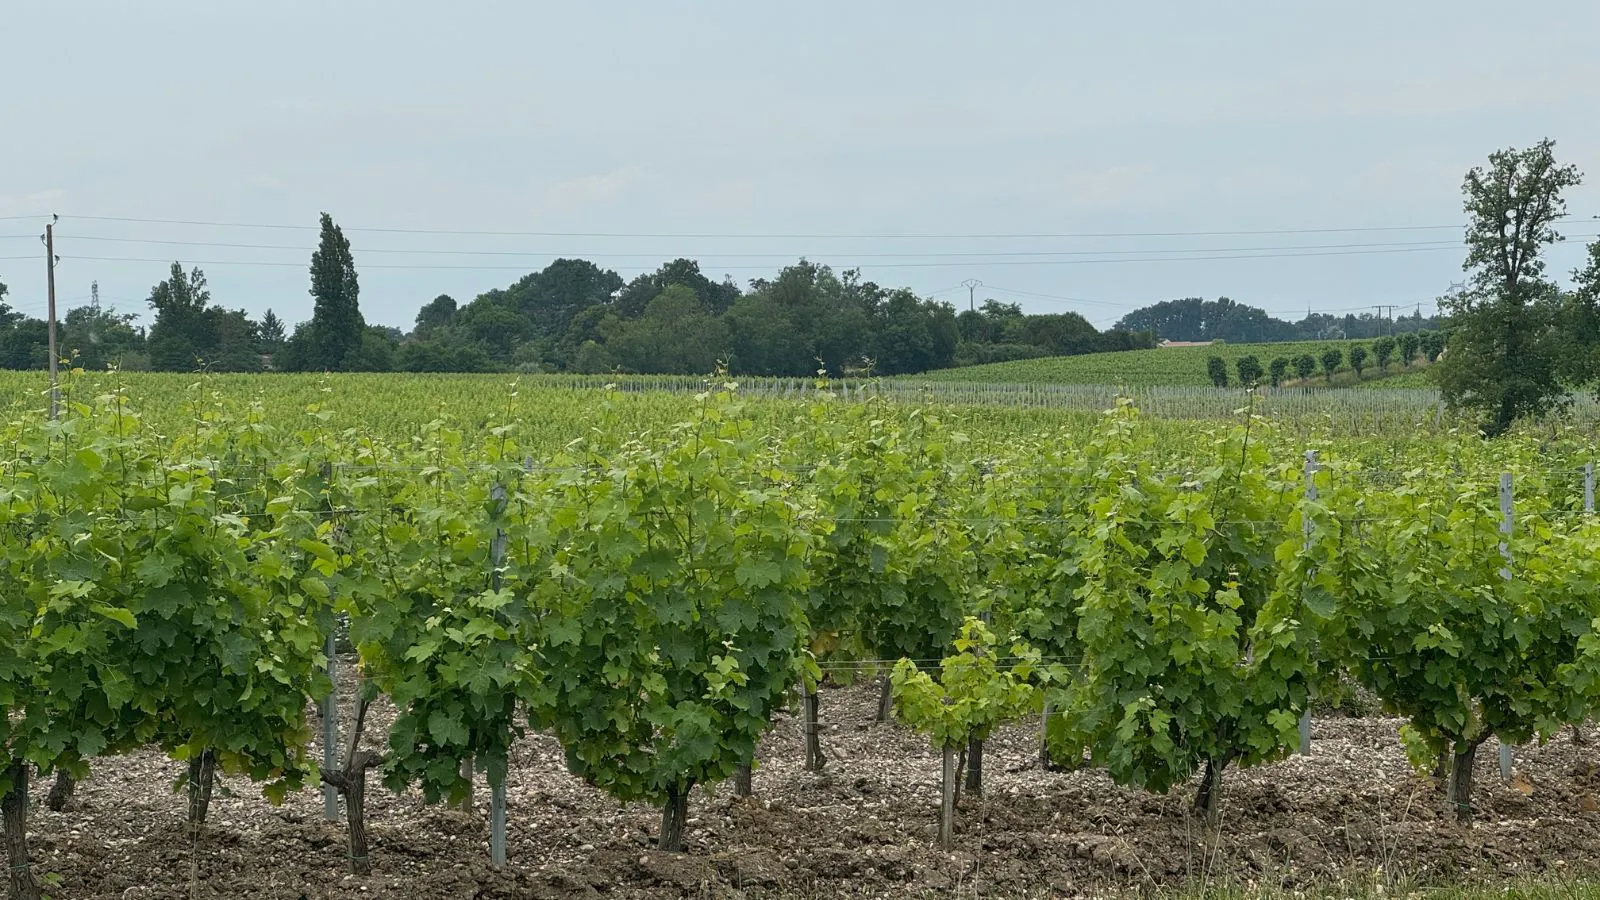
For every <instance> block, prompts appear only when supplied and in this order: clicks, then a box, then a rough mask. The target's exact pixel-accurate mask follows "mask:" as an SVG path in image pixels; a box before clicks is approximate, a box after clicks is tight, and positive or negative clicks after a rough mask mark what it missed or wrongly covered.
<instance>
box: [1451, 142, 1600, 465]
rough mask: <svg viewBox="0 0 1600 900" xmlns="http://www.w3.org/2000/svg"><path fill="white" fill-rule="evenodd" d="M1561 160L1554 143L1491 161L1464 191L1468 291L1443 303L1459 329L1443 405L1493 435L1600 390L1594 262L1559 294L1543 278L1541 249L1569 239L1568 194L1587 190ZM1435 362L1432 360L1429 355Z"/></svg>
mask: <svg viewBox="0 0 1600 900" xmlns="http://www.w3.org/2000/svg"><path fill="white" fill-rule="evenodd" d="M1582 180H1583V176H1582V175H1581V174H1580V173H1579V172H1578V170H1577V168H1576V167H1575V166H1571V165H1560V164H1558V163H1557V162H1556V159H1555V142H1554V141H1551V140H1548V139H1546V140H1543V141H1540V142H1539V143H1537V144H1535V145H1534V146H1532V147H1529V148H1527V149H1524V150H1517V149H1515V148H1511V149H1506V150H1499V151H1496V152H1495V153H1492V154H1490V156H1489V164H1488V166H1487V167H1482V166H1479V167H1474V168H1473V169H1472V170H1470V171H1468V172H1467V175H1466V178H1465V179H1464V181H1463V183H1462V187H1461V192H1462V197H1463V206H1464V207H1465V211H1466V214H1467V233H1466V245H1467V258H1466V261H1465V262H1464V263H1463V266H1462V267H1463V268H1464V269H1465V270H1466V271H1467V272H1468V284H1467V287H1466V289H1465V290H1463V291H1460V292H1459V293H1456V294H1454V295H1451V296H1450V297H1447V298H1446V304H1445V307H1446V308H1447V309H1448V311H1449V313H1450V316H1451V320H1452V323H1453V324H1452V329H1451V333H1450V337H1449V353H1447V354H1446V355H1445V358H1444V360H1443V363H1442V365H1441V366H1440V370H1439V384H1440V387H1441V388H1442V389H1443V391H1444V396H1445V398H1446V400H1447V401H1448V402H1449V403H1450V404H1451V405H1452V406H1453V407H1457V408H1460V409H1467V410H1471V411H1473V413H1474V414H1476V415H1477V416H1478V417H1479V418H1480V421H1481V428H1482V430H1483V433H1484V434H1486V435H1490V436H1493V435H1499V434H1504V433H1505V432H1506V430H1507V429H1509V428H1510V427H1511V424H1512V423H1513V422H1515V421H1516V420H1517V419H1520V418H1523V417H1527V416H1535V415H1539V414H1541V413H1544V412H1546V411H1548V410H1550V409H1552V408H1555V407H1558V406H1560V405H1562V404H1563V403H1565V402H1566V401H1567V400H1568V399H1569V398H1570V396H1571V393H1572V391H1573V390H1575V389H1580V388H1584V387H1589V386H1593V385H1594V384H1595V383H1596V381H1597V380H1600V369H1596V368H1595V366H1594V360H1595V359H1596V358H1597V357H1600V349H1597V348H1600V331H1597V330H1596V328H1595V321H1596V318H1595V313H1594V309H1595V294H1594V278H1595V268H1594V265H1593V260H1594V259H1600V242H1596V243H1595V244H1594V245H1592V246H1591V248H1590V251H1589V254H1590V258H1591V265H1590V266H1589V267H1588V268H1587V269H1585V270H1580V271H1579V272H1577V273H1575V274H1576V282H1577V284H1576V290H1574V291H1572V292H1570V293H1568V292H1564V291H1562V290H1561V289H1560V288H1559V286H1558V285H1557V284H1556V283H1555V281H1553V280H1552V279H1551V278H1550V277H1548V276H1547V275H1546V274H1545V262H1544V259H1543V252H1544V249H1545V248H1546V247H1548V246H1550V245H1551V244H1554V243H1556V242H1557V241H1560V240H1561V239H1562V237H1561V234H1560V233H1559V232H1558V231H1557V230H1556V227H1557V226H1558V225H1559V224H1560V222H1561V219H1562V218H1563V217H1564V216H1565V215H1566V208H1567V207H1566V201H1565V200H1564V199H1563V198H1562V192H1563V191H1564V190H1566V189H1567V188H1570V187H1573V186H1576V185H1578V184H1580V183H1582ZM1429 354H1430V358H1432V356H1433V353H1432V351H1431V348H1430V349H1429Z"/></svg>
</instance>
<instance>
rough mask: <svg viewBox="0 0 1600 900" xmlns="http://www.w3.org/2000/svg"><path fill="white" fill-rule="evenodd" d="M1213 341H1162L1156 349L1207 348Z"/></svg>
mask: <svg viewBox="0 0 1600 900" xmlns="http://www.w3.org/2000/svg"><path fill="white" fill-rule="evenodd" d="M1214 343H1216V342H1215V341H1162V342H1161V343H1159V344H1157V345H1156V346H1157V347H1209V346H1211V345H1212V344H1214Z"/></svg>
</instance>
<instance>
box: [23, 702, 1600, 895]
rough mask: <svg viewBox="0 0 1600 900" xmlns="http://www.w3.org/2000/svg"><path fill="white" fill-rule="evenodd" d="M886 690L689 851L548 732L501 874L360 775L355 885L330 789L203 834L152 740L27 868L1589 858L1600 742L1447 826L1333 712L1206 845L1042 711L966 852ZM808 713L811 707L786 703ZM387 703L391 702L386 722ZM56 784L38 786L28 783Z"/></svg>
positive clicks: (99, 768)
mask: <svg viewBox="0 0 1600 900" xmlns="http://www.w3.org/2000/svg"><path fill="white" fill-rule="evenodd" d="M876 705H877V686H876V685H875V684H871V683H867V684H859V685H857V686H854V687H847V688H825V689H824V691H823V699H822V720H823V725H822V728H823V747H824V751H825V752H826V753H827V755H828V757H829V762H828V765H827V766H826V768H825V770H824V771H823V772H822V773H820V774H812V773H807V772H805V771H803V767H802V763H803V760H804V753H803V750H804V745H803V741H802V735H801V727H800V722H799V719H798V718H797V717H796V716H795V715H791V714H787V713H785V714H781V715H780V716H779V718H778V720H777V721H775V722H774V723H773V728H772V731H771V732H770V733H769V734H768V736H767V738H766V740H765V741H764V742H763V745H762V748H761V755H760V764H759V768H758V769H757V771H756V774H755V781H754V787H755V795H754V796H753V797H751V798H747V799H737V798H735V797H734V796H733V792H732V785H731V784H728V785H723V786H719V787H717V788H716V789H714V790H711V791H704V790H697V791H696V792H695V796H694V798H693V800H692V802H691V806H690V819H689V827H688V838H687V840H688V852H687V853H685V854H663V853H658V852H656V851H655V850H654V849H653V841H654V836H655V832H656V829H657V828H658V827H659V822H660V816H659V812H658V811H657V810H655V809H653V808H651V807H648V806H643V805H638V804H633V805H622V804H619V803H617V802H615V801H613V800H611V799H610V798H608V797H607V796H606V795H604V794H602V793H601V792H599V791H597V790H595V789H593V788H591V787H589V786H588V785H586V784H584V783H583V782H582V781H580V780H579V779H576V778H574V777H572V776H571V775H569V774H568V773H567V771H566V768H565V765H564V762H563V759H562V754H561V749H560V747H559V745H557V743H556V742H555V741H554V739H552V738H551V737H549V736H548V735H544V734H531V735H530V736H529V737H528V738H527V739H525V740H523V741H521V742H520V743H519V744H518V745H517V746H516V748H515V752H514V755H513V758H512V761H511V771H510V775H509V778H508V786H507V793H508V799H509V803H508V805H509V817H510V836H509V841H508V847H509V856H510V864H509V865H508V866H507V867H506V868H505V869H503V870H500V871H496V870H494V869H492V868H491V867H490V865H489V858H488V850H487V846H488V826H487V812H488V808H487V790H486V788H485V786H484V785H483V784H482V783H481V782H480V783H479V784H478V785H477V789H478V792H477V803H476V805H475V806H474V807H473V808H472V809H471V810H470V811H461V810H456V809H449V808H444V807H439V806H427V805H425V804H423V802H422V800H421V797H420V795H419V794H418V793H417V792H415V791H411V792H408V793H407V794H405V795H401V796H396V795H393V794H391V793H389V792H388V791H387V790H386V789H384V788H383V787H382V785H381V784H380V783H378V779H377V777H376V773H374V778H373V782H372V784H371V786H370V787H369V793H368V799H367V810H368V829H369V839H370V841H371V845H372V847H371V853H372V862H373V867H374V872H373V874H372V875H370V876H365V877H361V878H357V877H355V876H352V875H349V874H348V871H347V866H346V860H345V844H344V839H345V832H344V827H343V823H342V818H341V821H340V822H338V823H328V822H325V821H323V816H322V799H321V793H320V791H318V790H306V791H302V792H300V793H298V794H295V795H293V796H291V797H290V798H289V799H288V801H287V802H286V803H285V804H284V805H283V806H281V807H274V806H272V805H270V804H269V803H267V802H266V801H265V800H263V799H261V797H260V795H259V792H258V791H256V790H255V788H254V787H253V786H252V785H250V784H249V783H248V782H246V781H244V780H243V779H240V778H227V779H225V780H222V781H220V782H219V785H218V788H219V789H218V792H217V795H216V796H215V797H214V798H213V800H212V805H211V819H210V822H209V823H208V825H207V827H206V829H205V830H204V833H203V835H202V837H201V840H200V843H199V845H198V847H196V846H195V845H194V844H193V842H192V841H191V838H190V836H189V834H188V831H187V827H186V824H185V815H186V806H185V801H184V798H183V797H182V796H181V795H178V794H175V793H173V791H172V790H171V789H170V787H171V785H172V783H173V781H174V779H175V778H176V777H177V776H178V774H179V773H180V764H178V763H174V762H171V761H170V760H167V759H165V758H163V757H162V756H161V755H160V754H159V753H157V752H155V751H143V752H139V753H135V754H131V755H129V756H125V757H119V758H116V759H106V760H99V761H97V762H96V764H95V767H94V771H93V774H92V775H91V777H90V778H89V779H88V780H86V781H85V782H84V783H82V784H81V785H79V787H78V791H77V794H76V795H75V797H74V798H73V800H72V801H71V803H70V804H69V805H68V806H67V808H66V809H65V810H64V811H62V812H59V813H55V812H50V811H49V810H47V809H45V808H44V806H43V804H42V803H41V804H38V805H36V806H35V807H34V809H33V810H32V811H31V813H30V832H31V833H30V838H31V844H32V849H33V859H34V861H35V862H36V863H37V865H36V872H38V873H39V874H40V875H41V876H46V875H48V876H49V878H50V879H51V880H52V881H53V882H55V883H56V885H57V886H56V887H54V888H53V889H52V890H51V893H52V894H53V895H54V896H56V897H59V898H118V900H158V898H190V897H195V898H228V900H235V898H237V900H247V898H248V900H267V898H273V900H278V898H285V900H299V898H306V900H322V898H329V900H332V898H358V897H359V898H458V897H459V898H535V900H566V898H618V900H632V898H660V897H666V898H672V897H705V898H728V900H732V898H752V900H756V898H773V900H777V898H822V897H922V896H926V897H951V896H957V897H967V896H971V897H1066V896H1076V895H1085V894H1094V895H1104V894H1130V893H1144V892H1148V891H1150V890H1152V889H1164V888H1177V887H1181V886H1185V885H1187V886H1190V887H1193V886H1196V885H1199V884H1202V883H1228V884H1232V885H1249V886H1256V887H1263V888H1279V889H1284V890H1291V891H1292V890H1299V889H1303V888H1310V887H1315V886H1317V885H1340V884H1343V885H1353V884H1360V885H1368V886H1370V885H1372V884H1373V882H1374V880H1375V879H1376V880H1380V881H1383V880H1395V881H1399V880H1406V881H1407V882H1409V883H1415V882H1423V883H1429V882H1438V883H1446V882H1452V883H1453V882H1459V881H1462V880H1468V881H1497V880H1502V879H1513V878H1524V877H1528V876H1536V875H1541V874H1561V875H1576V874H1579V873H1587V872H1593V871H1596V869H1597V865H1596V862H1595V861H1596V860H1600V800H1597V798H1600V771H1597V768H1600V767H1597V765H1596V757H1597V753H1596V749H1600V744H1587V743H1582V744H1580V743H1574V741H1573V738H1572V735H1571V734H1570V733H1563V734H1562V735H1561V736H1560V737H1558V738H1555V739H1553V740H1551V741H1550V742H1548V743H1546V744H1544V745H1542V746H1530V747H1526V748H1519V749H1518V751H1517V759H1516V772H1515V775H1514V777H1513V778H1512V780H1511V781H1510V782H1505V781H1502V780H1501V779H1500V777H1499V771H1498V763H1497V758H1496V757H1497V753H1496V747H1495V745H1494V744H1493V742H1490V743H1489V744H1487V745H1485V746H1484V748H1483V750H1482V751H1481V752H1480V753H1479V754H1478V767H1479V771H1478V772H1477V773H1476V780H1477V794H1476V797H1475V800H1476V807H1477V809H1478V818H1477V821H1476V822H1475V823H1474V824H1472V825H1470V826H1465V827H1464V826H1460V825H1457V824H1455V822H1454V821H1453V819H1452V818H1450V817H1447V815H1446V812H1445V807H1444V797H1443V790H1442V786H1441V785H1440V784H1439V783H1438V782H1436V781H1435V780H1433V779H1431V778H1428V777H1426V776H1422V775H1419V774H1417V773H1415V772H1414V771H1413V770H1412V769H1411V768H1410V767H1409V766H1408V765H1407V763H1406V760H1405V756H1404V753H1403V752H1402V750H1401V748H1400V744H1399V739H1398V735H1397V729H1398V727H1399V725H1400V721H1399V720H1397V719H1392V718H1381V717H1370V718H1348V717H1330V718H1320V719H1318V720H1317V721H1316V722H1315V723H1314V724H1313V729H1312V737H1313V742H1312V752H1311V754H1310V755H1309V756H1295V757H1291V758H1289V759H1287V760H1285V761H1283V762H1279V763H1275V764H1272V765H1268V766H1263V767H1260V768H1257V769H1251V770H1240V771H1234V770H1230V771H1229V772H1228V773H1227V776H1226V778H1225V781H1224V800H1223V809H1222V815H1221V821H1220V823H1219V826H1218V828H1217V829H1216V830H1215V831H1214V832H1210V833H1207V832H1206V831H1205V830H1204V829H1203V828H1202V827H1201V824H1200V822H1199V821H1198V820H1197V819H1196V818H1195V817H1194V816H1193V815H1191V813H1190V811H1189V802H1190V793H1191V791H1192V787H1191V789H1188V790H1175V791H1174V792H1173V793H1172V794H1171V795H1168V796H1158V795H1153V794H1147V793H1144V792H1142V791H1139V790H1136V789H1129V788H1119V787H1117V786H1116V785H1115V784H1113V783H1112V781H1111V780H1110V778H1108V777H1107V776H1106V775H1105V773H1104V772H1101V771H1096V770H1087V769H1086V770H1081V771H1073V772H1056V771H1046V770H1044V769H1042V768H1040V767H1039V765H1038V763H1037V755H1038V754H1037V742H1038V735H1037V729H1038V723H1037V722H1028V723H1023V724H1021V725H1018V726H1014V727H1010V728H1007V729H1004V730H1002V731H1001V732H1000V733H998V734H997V735H996V736H995V738H994V740H992V741H991V742H990V743H989V745H988V748H987V750H986V752H985V763H984V770H985V771H984V777H985V786H984V787H985V791H984V795H983V796H982V797H965V798H963V801H962V809H961V812H960V815H959V821H958V823H957V832H956V841H955V846H954V847H953V848H951V849H950V850H948V851H945V850H940V849H939V848H937V847H936V846H935V845H934V842H933V837H934V834H935V830H936V826H937V821H938V808H939V796H940V792H939V777H940V759H939V757H938V756H937V755H936V754H935V753H934V752H933V750H932V748H931V747H929V746H928V745H927V743H926V742H925V741H924V739H923V738H921V737H920V736H918V735H916V734H914V733H911V732H908V731H906V730H905V729H903V728H901V727H899V726H898V725H896V724H893V723H888V724H877V723H875V722H874V721H873V716H874V712H875V709H876ZM795 707H796V709H798V704H795ZM391 717H392V712H390V711H388V710H382V709H380V710H378V711H377V715H375V717H374V721H373V722H372V725H373V728H372V729H371V730H372V731H374V733H380V734H381V730H380V729H381V728H383V727H385V726H386V725H387V723H388V721H389V720H390V718H391ZM36 793H37V794H38V795H39V796H41V797H42V796H43V794H44V793H45V790H44V789H42V786H41V790H39V791H37V792H36Z"/></svg>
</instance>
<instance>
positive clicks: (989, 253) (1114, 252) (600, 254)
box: [29, 235, 1596, 259]
mask: <svg viewBox="0 0 1600 900" xmlns="http://www.w3.org/2000/svg"><path fill="white" fill-rule="evenodd" d="M29 236H30V237H31V235H29ZM1594 236H1596V235H1573V236H1572V237H1573V238H1583V237H1594ZM73 239H74V240H80V241H105V242H110V243H119V244H159V245H163V246H176V247H226V248H230V249H241V250H292V251H296V252H301V253H310V252H311V251H312V250H314V249H315V248H314V247H306V246H301V245H297V244H242V243H233V242H226V241H178V240H169V239H160V238H123V237H111V236H108V235H73ZM1459 246H1461V242H1460V241H1381V242H1372V243H1357V244H1280V245H1275V246H1272V245H1269V246H1262V247H1192V248H1189V247H1170V248H1148V249H1132V250H1130V249H1120V250H1118V249H1110V250H979V251H944V250H939V251H929V252H925V253H854V254H852V256H854V257H856V258H860V259H920V258H926V257H933V258H948V257H979V258H982V257H1000V256H1024V257H1041V256H1131V255H1141V254H1151V253H1185V254H1187V253H1248V252H1265V251H1290V250H1343V249H1365V248H1386V247H1459ZM354 249H355V250H356V251H357V252H359V253H398V254H417V255H439V256H540V257H544V256H569V257H584V258H632V257H652V258H659V257H662V256H671V255H673V254H672V253H659V252H641V253H612V252H604V251H593V250H564V251H555V250H440V249H435V248H410V249H406V248H395V247H361V246H357V247H355V248H354ZM677 255H679V256H695V255H703V256H706V257H709V258H713V259H720V258H729V259H733V258H748V259H770V258H781V257H789V256H794V255H796V254H794V253H792V252H783V251H779V252H768V253H726V252H724V253H703V254H696V253H679V254H677ZM802 255H803V254H802Z"/></svg>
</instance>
